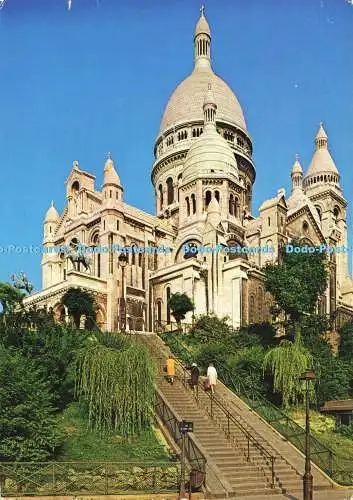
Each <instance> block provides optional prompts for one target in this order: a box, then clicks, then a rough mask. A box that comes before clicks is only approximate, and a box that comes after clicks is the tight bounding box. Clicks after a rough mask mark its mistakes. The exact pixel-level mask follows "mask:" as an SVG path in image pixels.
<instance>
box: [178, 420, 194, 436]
mask: <svg viewBox="0 0 353 500" xmlns="http://www.w3.org/2000/svg"><path fill="white" fill-rule="evenodd" d="M179 430H180V432H181V433H182V434H185V433H186V432H194V422H186V421H185V420H182V421H181V422H179Z"/></svg>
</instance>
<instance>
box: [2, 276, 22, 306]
mask: <svg viewBox="0 0 353 500" xmlns="http://www.w3.org/2000/svg"><path fill="white" fill-rule="evenodd" d="M23 297H24V294H23V293H21V292H20V290H18V289H17V288H15V287H14V286H12V285H9V284H8V283H0V304H1V307H2V314H10V313H12V312H13V311H14V309H15V308H16V307H18V306H19V305H21V303H22V299H23Z"/></svg>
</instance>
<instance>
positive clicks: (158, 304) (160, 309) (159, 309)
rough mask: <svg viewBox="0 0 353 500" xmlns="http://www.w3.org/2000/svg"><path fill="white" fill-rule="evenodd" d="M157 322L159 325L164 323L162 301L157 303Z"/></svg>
mask: <svg viewBox="0 0 353 500" xmlns="http://www.w3.org/2000/svg"><path fill="white" fill-rule="evenodd" d="M157 321H158V323H160V322H161V321H162V302H161V301H160V300H159V301H158V302H157Z"/></svg>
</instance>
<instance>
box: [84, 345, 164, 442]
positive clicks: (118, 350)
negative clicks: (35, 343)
mask: <svg viewBox="0 0 353 500" xmlns="http://www.w3.org/2000/svg"><path fill="white" fill-rule="evenodd" d="M99 340H100V341H102V340H103V342H104V344H106V345H104V344H102V343H100V342H99ZM107 345H109V346H110V347H107ZM113 345H114V344H112V339H111V338H108V339H107V341H105V340H104V339H102V338H101V337H99V336H98V337H95V338H92V342H91V345H90V346H88V347H87V348H86V349H84V350H82V351H81V353H80V355H79V358H78V364H77V394H78V396H79V398H80V400H81V401H82V402H83V403H85V404H86V405H87V407H88V417H89V422H90V425H91V426H92V427H94V428H96V429H98V430H99V431H101V432H110V431H115V432H118V433H119V434H120V435H122V436H129V435H134V434H138V433H140V432H141V431H143V430H145V429H146V428H148V427H149V426H150V424H151V415H152V410H153V403H154V393H155V366H154V363H153V361H152V359H151V357H150V355H149V352H148V351H147V349H146V348H145V347H144V346H142V345H139V344H136V343H134V342H131V341H128V340H127V339H125V342H123V343H122V342H121V341H120V342H119V343H118V344H115V346H113Z"/></svg>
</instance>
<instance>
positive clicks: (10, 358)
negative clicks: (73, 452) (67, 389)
mask: <svg viewBox="0 0 353 500" xmlns="http://www.w3.org/2000/svg"><path fill="white" fill-rule="evenodd" d="M61 442H62V435H61V433H60V432H59V431H58V428H57V423H56V417H55V409H54V408H53V406H52V398H51V394H50V390H49V386H48V384H47V383H46V382H44V381H43V379H42V377H41V373H40V372H39V371H38V368H37V367H36V366H35V364H34V363H33V362H32V361H31V360H30V359H29V358H26V357H25V356H23V355H22V354H20V353H19V352H18V351H17V350H14V349H7V348H5V347H4V346H0V461H5V462H6V461H8V462H12V461H25V462H26V461H28V462H40V461H45V460H48V459H49V458H50V457H51V456H52V455H53V454H54V453H55V451H56V450H57V449H58V447H59V446H60V444H61Z"/></svg>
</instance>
